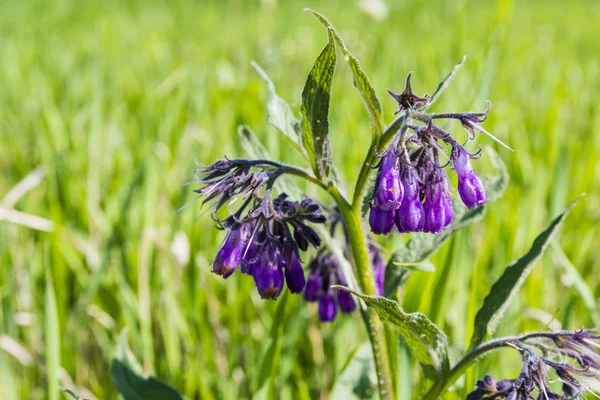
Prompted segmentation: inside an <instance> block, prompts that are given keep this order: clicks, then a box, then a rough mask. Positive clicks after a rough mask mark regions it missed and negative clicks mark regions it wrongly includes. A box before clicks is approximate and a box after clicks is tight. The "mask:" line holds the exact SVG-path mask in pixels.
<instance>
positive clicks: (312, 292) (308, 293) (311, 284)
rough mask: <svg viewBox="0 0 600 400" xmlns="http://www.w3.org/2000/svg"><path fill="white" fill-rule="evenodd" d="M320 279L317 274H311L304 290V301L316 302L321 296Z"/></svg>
mask: <svg viewBox="0 0 600 400" xmlns="http://www.w3.org/2000/svg"><path fill="white" fill-rule="evenodd" d="M321 283H322V281H321V277H320V276H319V275H317V274H311V275H310V276H309V277H308V282H307V283H306V288H305V289H304V299H305V300H306V301H317V300H318V299H319V296H320V295H321Z"/></svg>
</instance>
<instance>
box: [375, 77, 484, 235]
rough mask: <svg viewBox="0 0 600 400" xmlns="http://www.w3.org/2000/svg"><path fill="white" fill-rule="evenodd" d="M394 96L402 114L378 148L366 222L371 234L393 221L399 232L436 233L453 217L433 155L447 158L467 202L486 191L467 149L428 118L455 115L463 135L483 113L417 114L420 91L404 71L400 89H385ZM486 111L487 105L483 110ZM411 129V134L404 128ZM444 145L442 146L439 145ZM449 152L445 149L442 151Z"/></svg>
mask: <svg viewBox="0 0 600 400" xmlns="http://www.w3.org/2000/svg"><path fill="white" fill-rule="evenodd" d="M390 93H391V94H392V96H393V97H394V98H395V99H396V100H397V101H398V104H399V106H398V107H399V108H398V110H399V111H404V110H407V117H406V118H405V120H404V123H403V125H402V127H401V128H400V130H399V131H398V134H397V135H396V137H395V138H394V140H393V141H392V143H391V145H390V146H389V147H388V148H387V149H386V150H385V151H383V153H381V154H378V153H376V154H375V155H376V156H377V157H378V158H380V159H381V161H380V162H379V163H378V164H377V165H376V167H377V168H379V171H378V174H377V180H376V182H375V188H374V191H373V196H372V202H371V210H370V214H369V224H370V226H371V231H372V232H373V233H375V234H377V235H381V234H383V235H387V234H389V233H390V232H391V231H392V229H393V228H394V226H396V227H397V229H398V231H400V232H421V231H423V232H430V233H440V232H442V230H443V229H444V228H445V227H447V226H448V225H449V224H450V223H451V222H452V219H453V218H454V208H453V205H452V199H451V197H450V185H449V182H448V177H447V176H446V173H445V172H444V167H445V165H441V164H440V161H439V157H440V154H443V155H445V156H446V157H448V158H449V160H450V161H449V163H448V164H450V163H451V164H452V166H453V167H454V170H455V171H456V174H457V177H458V193H459V195H460V197H461V199H462V201H463V203H464V204H465V205H466V206H467V207H468V208H473V207H476V206H480V205H483V204H484V203H485V202H486V201H487V196H486V193H485V189H484V187H483V183H482V181H481V179H480V178H479V177H478V176H477V174H476V173H475V171H474V170H473V168H472V167H471V163H470V159H472V158H477V157H478V153H476V154H471V153H469V152H468V151H467V150H466V149H465V148H464V147H463V146H462V145H460V144H459V143H458V142H457V141H456V140H454V139H453V138H452V136H451V135H450V134H449V133H448V132H446V131H444V130H443V129H441V128H439V127H438V126H437V125H435V124H434V119H445V118H450V119H458V120H459V121H460V122H461V123H462V125H463V126H464V127H465V129H466V130H467V133H468V134H469V136H468V137H469V138H473V137H474V129H482V128H480V127H479V125H477V123H479V122H482V121H483V120H485V117H486V115H487V112H485V113H457V114H431V115H428V114H421V113H419V112H418V111H416V108H417V107H418V106H420V105H422V104H423V103H424V102H426V100H427V98H426V97H422V98H421V97H417V96H415V95H414V94H412V88H411V86H410V75H409V77H408V79H407V83H406V89H405V90H404V92H403V93H402V94H400V95H396V94H394V93H392V92H390ZM488 111H489V110H488ZM413 117H414V118H416V119H421V120H423V121H424V122H426V125H424V126H417V125H413V124H411V123H410V120H411V119H412V118H413ZM409 131H412V132H413V133H412V134H408V132H409ZM444 145H445V146H447V147H448V150H447V149H446V148H445V147H444ZM448 153H449V155H448Z"/></svg>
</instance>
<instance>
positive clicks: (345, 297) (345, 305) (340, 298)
mask: <svg viewBox="0 0 600 400" xmlns="http://www.w3.org/2000/svg"><path fill="white" fill-rule="evenodd" d="M337 302H338V304H339V306H340V310H342V312H345V313H351V312H352V311H354V310H356V303H355V302H354V299H353V298H352V295H351V294H350V292H347V291H345V290H343V289H338V290H337Z"/></svg>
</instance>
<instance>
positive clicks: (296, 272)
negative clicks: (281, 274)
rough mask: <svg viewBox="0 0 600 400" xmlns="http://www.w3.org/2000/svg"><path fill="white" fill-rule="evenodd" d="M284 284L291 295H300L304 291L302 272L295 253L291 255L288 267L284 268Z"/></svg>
mask: <svg viewBox="0 0 600 400" xmlns="http://www.w3.org/2000/svg"><path fill="white" fill-rule="evenodd" d="M285 282H286V283H287V286H288V288H289V289H290V292H292V293H301V292H302V290H303V289H304V285H305V283H306V280H305V279H304V270H303V269H302V265H301V264H300V260H299V259H298V256H297V255H296V253H294V254H293V255H292V261H291V263H290V265H289V266H287V267H286V268H285Z"/></svg>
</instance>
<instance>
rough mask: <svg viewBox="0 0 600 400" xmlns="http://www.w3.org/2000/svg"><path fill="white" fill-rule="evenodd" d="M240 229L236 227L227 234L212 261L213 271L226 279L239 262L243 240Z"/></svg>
mask: <svg viewBox="0 0 600 400" xmlns="http://www.w3.org/2000/svg"><path fill="white" fill-rule="evenodd" d="M241 236H242V234H241V230H240V229H236V230H234V231H231V232H229V233H228V234H227V238H226V239H225V242H224V243H223V246H221V248H220V249H219V251H218V252H217V256H216V257H215V261H214V263H213V272H214V273H215V274H217V275H221V276H222V277H223V278H225V279H227V278H228V277H229V276H230V275H231V274H233V272H234V271H235V270H236V268H237V267H238V265H239V264H240V259H241V255H242V249H243V248H244V242H243V240H242V238H241Z"/></svg>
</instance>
